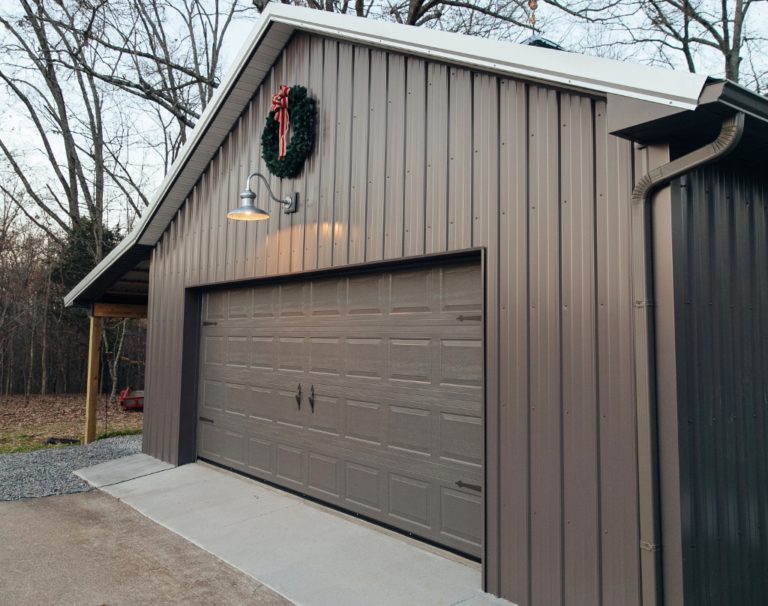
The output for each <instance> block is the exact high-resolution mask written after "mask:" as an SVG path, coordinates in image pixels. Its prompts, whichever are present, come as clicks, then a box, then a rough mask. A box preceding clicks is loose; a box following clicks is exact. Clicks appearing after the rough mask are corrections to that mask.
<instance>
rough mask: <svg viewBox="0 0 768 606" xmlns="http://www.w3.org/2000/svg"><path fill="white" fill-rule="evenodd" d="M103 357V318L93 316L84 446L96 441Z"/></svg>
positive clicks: (89, 348)
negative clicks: (97, 402) (100, 361)
mask: <svg viewBox="0 0 768 606" xmlns="http://www.w3.org/2000/svg"><path fill="white" fill-rule="evenodd" d="M100 357H101V318H96V317H93V316H91V332H90V337H89V338H88V386H87V392H86V395H85V437H84V440H83V443H84V444H90V443H91V442H93V441H94V440H95V439H96V400H97V398H98V395H99V358H100Z"/></svg>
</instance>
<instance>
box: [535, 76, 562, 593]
mask: <svg viewBox="0 0 768 606" xmlns="http://www.w3.org/2000/svg"><path fill="white" fill-rule="evenodd" d="M528 94H529V105H528V106H529V108H530V117H529V120H530V123H529V141H530V143H529V147H528V156H529V160H528V161H529V175H530V181H529V188H530V190H529V198H528V204H529V210H528V213H529V224H528V225H529V234H528V237H529V244H530V260H529V289H530V290H529V296H530V303H529V305H530V312H529V330H530V334H531V342H530V348H529V356H530V390H531V392H530V432H531V477H530V491H531V494H530V500H531V522H530V524H531V531H530V532H531V604H532V605H534V606H538V605H541V606H549V605H551V604H557V603H560V601H561V600H562V595H563V587H562V556H563V554H562V548H563V534H562V481H563V478H562V473H563V472H562V392H561V389H562V383H561V351H560V348H561V341H560V214H559V206H560V204H559V188H558V185H559V183H558V181H559V180H558V179H553V178H552V177H553V175H557V174H558V173H559V165H558V156H559V154H558V95H557V93H556V92H555V91H553V90H551V89H547V88H541V87H534V86H532V87H530V88H529V91H528Z"/></svg>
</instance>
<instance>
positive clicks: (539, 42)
mask: <svg viewBox="0 0 768 606" xmlns="http://www.w3.org/2000/svg"><path fill="white" fill-rule="evenodd" d="M522 44H525V45H526V46H538V47H539V48H548V49H550V50H559V51H564V50H565V49H564V48H563V47H562V46H560V45H559V44H558V43H557V42H552V40H548V39H547V38H544V37H542V36H531V37H530V38H528V39H527V40H523V42H522Z"/></svg>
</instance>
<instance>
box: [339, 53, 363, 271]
mask: <svg viewBox="0 0 768 606" xmlns="http://www.w3.org/2000/svg"><path fill="white" fill-rule="evenodd" d="M353 52H354V47H353V46H351V45H349V44H339V45H338V53H339V59H338V74H337V84H338V88H337V91H336V146H335V153H336V157H335V159H334V165H333V167H332V170H334V172H335V176H334V195H333V225H332V238H333V256H332V261H331V264H332V265H344V264H346V263H347V260H348V259H349V230H350V226H349V197H350V193H349V192H350V185H351V184H350V175H351V168H350V167H351V162H352V158H351V151H352V95H353V90H352V86H351V84H352V69H353V59H352V56H353ZM366 85H367V82H366Z"/></svg>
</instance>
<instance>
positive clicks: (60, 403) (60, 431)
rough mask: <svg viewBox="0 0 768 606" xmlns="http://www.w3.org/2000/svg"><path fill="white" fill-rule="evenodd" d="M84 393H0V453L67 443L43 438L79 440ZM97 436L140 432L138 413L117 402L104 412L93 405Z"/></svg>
mask: <svg viewBox="0 0 768 606" xmlns="http://www.w3.org/2000/svg"><path fill="white" fill-rule="evenodd" d="M84 402H85V396H84V395H83V394H65V395H55V396H31V397H30V398H29V399H26V398H24V397H23V396H0V454H8V453H14V452H31V451H34V450H41V449H44V448H66V447H67V446H69V445H68V444H53V445H47V444H44V442H45V440H46V439H47V438H51V437H56V438H74V439H78V440H79V439H82V437H83V425H84V413H85V404H84ZM97 413H98V414H97V426H96V430H97V438H96V439H104V438H107V437H114V436H119V435H136V434H139V433H141V426H142V413H140V412H125V411H123V410H122V409H121V408H120V407H119V406H118V405H117V404H112V405H110V406H109V408H108V410H107V411H106V412H105V409H104V401H102V402H100V403H99V406H98V407H97Z"/></svg>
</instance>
